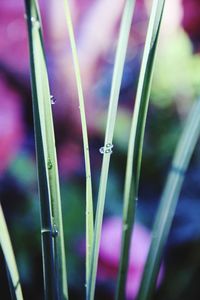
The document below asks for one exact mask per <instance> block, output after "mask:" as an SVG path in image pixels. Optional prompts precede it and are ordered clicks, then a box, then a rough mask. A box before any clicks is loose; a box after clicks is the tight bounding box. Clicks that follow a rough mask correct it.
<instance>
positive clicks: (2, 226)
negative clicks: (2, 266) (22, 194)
mask: <svg viewBox="0 0 200 300" xmlns="http://www.w3.org/2000/svg"><path fill="white" fill-rule="evenodd" d="M0 246H1V248H2V251H3V255H4V258H5V262H6V266H7V270H8V273H9V276H10V279H11V283H12V286H11V289H12V291H14V295H15V298H16V299H17V300H23V295H22V290H21V284H20V279H19V273H18V270H17V264H16V261H15V255H14V251H13V248H12V244H11V240H10V235H9V232H8V228H7V225H6V221H5V218H4V214H3V210H2V206H1V204H0Z"/></svg>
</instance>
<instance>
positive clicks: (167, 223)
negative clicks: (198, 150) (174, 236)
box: [138, 100, 200, 300]
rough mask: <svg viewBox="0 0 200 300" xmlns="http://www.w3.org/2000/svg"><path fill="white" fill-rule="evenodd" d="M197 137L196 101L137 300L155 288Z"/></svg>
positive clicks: (198, 115) (199, 103)
mask: <svg viewBox="0 0 200 300" xmlns="http://www.w3.org/2000/svg"><path fill="white" fill-rule="evenodd" d="M199 135H200V101H199V100H198V101H197V102H196V103H194V105H193V107H192V109H191V112H190V114H189V116H188V119H187V122H186V124H185V128H184V130H183V133H182V135H181V138H180V140H179V143H178V145H177V149H176V152H175V155H174V158H173V161H172V165H171V169H170V172H169V175H168V178H167V181H166V185H165V188H164V191H163V194H162V197H161V201H160V204H159V208H158V211H157V214H156V219H155V222H154V226H153V232H152V239H151V245H150V249H149V253H148V257H147V261H146V264H145V269H144V274H143V277H142V281H141V285H140V290H139V295H138V300H147V299H150V298H151V295H152V292H153V289H154V288H155V285H156V279H157V276H158V272H159V268H160V263H161V257H162V253H163V249H164V245H165V242H166V240H167V237H168V234H169V230H170V227H171V224H172V220H173V217H174V214H175V209H176V206H177V202H178V198H179V195H180V192H181V187H182V184H183V181H184V177H185V172H186V170H187V168H188V164H189V162H190V159H191V156H192V154H193V151H194V148H195V146H196V143H197V141H198V138H199Z"/></svg>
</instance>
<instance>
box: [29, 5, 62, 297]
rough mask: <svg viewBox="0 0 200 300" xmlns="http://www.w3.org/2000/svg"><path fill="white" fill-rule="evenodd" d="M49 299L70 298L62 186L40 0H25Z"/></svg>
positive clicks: (46, 286)
mask: <svg viewBox="0 0 200 300" xmlns="http://www.w3.org/2000/svg"><path fill="white" fill-rule="evenodd" d="M25 3H26V14H27V24H28V33H29V48H30V65H31V84H32V95H33V114H34V130H35V139H36V152H37V168H38V184H39V191H40V203H41V226H42V230H41V232H42V249H43V270H44V281H45V298H46V299H57V297H58V298H59V299H68V291H67V274H66V261H65V248H64V234H63V224H62V211H61V199H60V188H59V178H58V168H57V158H56V148H55V137H54V129H53V119H52V110H51V100H50V98H51V96H50V91H49V83H48V74H47V68H46V61H45V56H44V47H43V39H42V32H41V20H40V16H39V7H38V4H37V1H34V0H26V2H25Z"/></svg>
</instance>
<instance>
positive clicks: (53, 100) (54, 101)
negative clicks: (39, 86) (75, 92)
mask: <svg viewBox="0 0 200 300" xmlns="http://www.w3.org/2000/svg"><path fill="white" fill-rule="evenodd" d="M50 100H51V104H55V103H56V98H55V97H54V96H53V95H51V96H50Z"/></svg>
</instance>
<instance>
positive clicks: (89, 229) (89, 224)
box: [64, 0, 94, 286]
mask: <svg viewBox="0 0 200 300" xmlns="http://www.w3.org/2000/svg"><path fill="white" fill-rule="evenodd" d="M64 4H65V14H66V21H67V28H68V32H69V40H70V44H71V49H72V57H73V64H74V71H75V77H76V86H77V91H78V99H79V107H80V116H81V127H82V135H83V146H84V158H85V172H86V286H87V282H88V277H89V268H90V261H91V249H92V241H93V228H94V224H93V223H94V216H93V215H94V214H93V200H92V180H91V168H90V154H89V144H88V134H87V123H86V114H85V105H84V95H83V89H82V81H81V73H80V67H79V61H78V54H77V48H76V42H75V37H74V30H73V24H72V19H71V13H70V8H69V4H68V0H64Z"/></svg>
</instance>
